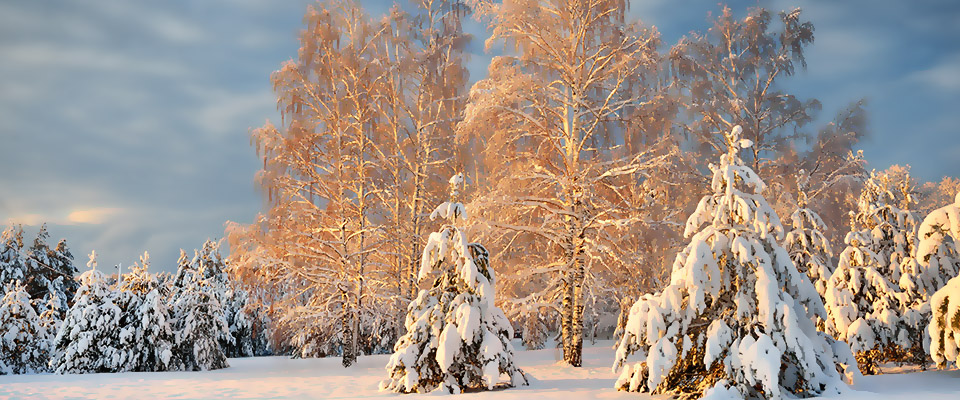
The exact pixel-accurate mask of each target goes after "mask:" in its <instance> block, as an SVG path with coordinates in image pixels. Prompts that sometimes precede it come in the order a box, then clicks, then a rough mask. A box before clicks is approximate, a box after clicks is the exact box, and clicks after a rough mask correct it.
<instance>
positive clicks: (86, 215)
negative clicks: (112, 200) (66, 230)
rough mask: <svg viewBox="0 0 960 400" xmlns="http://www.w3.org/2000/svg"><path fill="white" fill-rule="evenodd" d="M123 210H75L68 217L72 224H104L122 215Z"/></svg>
mask: <svg viewBox="0 0 960 400" xmlns="http://www.w3.org/2000/svg"><path fill="white" fill-rule="evenodd" d="M122 211H123V209H121V208H89V209H80V210H74V211H72V212H71V213H70V214H69V215H67V221H66V222H68V223H70V224H102V223H104V222H105V221H107V219H109V218H110V217H113V216H115V215H117V214H119V213H121V212H122Z"/></svg>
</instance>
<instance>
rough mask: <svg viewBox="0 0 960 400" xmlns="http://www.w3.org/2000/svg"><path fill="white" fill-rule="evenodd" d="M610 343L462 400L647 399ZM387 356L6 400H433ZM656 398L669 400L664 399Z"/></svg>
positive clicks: (265, 362) (899, 378)
mask: <svg viewBox="0 0 960 400" xmlns="http://www.w3.org/2000/svg"><path fill="white" fill-rule="evenodd" d="M611 347H612V342H609V341H601V342H598V343H597V345H596V346H594V347H588V348H587V349H585V350H584V367H583V368H570V367H567V366H564V365H561V364H560V363H558V362H557V360H558V359H559V356H560V355H559V352H558V351H556V350H539V351H521V352H519V354H518V363H519V365H520V367H521V368H523V369H524V371H526V372H527V373H528V374H529V375H531V376H532V377H533V379H532V381H531V384H530V386H524V387H519V388H513V389H507V390H500V391H493V392H480V393H466V394H463V395H460V396H461V397H458V398H463V399H472V400H479V399H498V400H512V399H517V400H520V399H534V398H535V399H564V400H573V399H647V398H651V397H650V396H646V395H642V394H637V393H625V392H617V391H616V390H614V389H613V384H614V381H615V379H616V376H615V375H614V374H613V373H612V372H611V371H610V364H611V363H612V362H613V356H614V354H613V350H612V348H611ZM386 363H387V356H369V357H361V358H360V360H359V363H358V364H357V365H356V366H355V367H354V368H351V369H348V370H347V369H344V368H343V367H341V366H340V359H337V358H327V359H307V360H292V359H289V358H286V357H260V358H237V359H230V368H227V369H223V370H218V371H210V372H135V373H134V372H131V373H119V374H96V375H49V374H46V375H12V376H9V375H8V376H0V399H7V398H10V399H27V398H29V399H76V398H90V399H212V398H239V399H367V398H398V399H417V398H422V397H425V396H435V395H398V394H392V393H380V392H378V391H377V384H378V383H379V382H380V380H381V379H383V378H384V377H385V376H386V372H385V371H384V369H383V367H384V365H386ZM855 389H856V392H851V393H847V394H845V395H844V396H842V398H844V399H850V398H861V399H869V400H877V399H910V400H919V399H952V400H956V399H960V371H957V370H951V371H927V372H910V373H890V374H885V375H880V376H869V377H865V378H864V380H863V381H862V382H860V383H859V384H858V385H856V386H855ZM655 398H665V397H664V396H659V397H655Z"/></svg>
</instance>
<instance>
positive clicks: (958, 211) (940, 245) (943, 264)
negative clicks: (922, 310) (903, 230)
mask: <svg viewBox="0 0 960 400" xmlns="http://www.w3.org/2000/svg"><path fill="white" fill-rule="evenodd" d="M918 239H919V243H918V244H917V253H916V261H917V264H918V265H917V266H918V268H917V271H916V274H915V277H914V279H913V280H912V281H913V282H915V283H916V287H917V291H918V292H922V293H927V294H932V293H934V292H936V291H937V290H939V289H940V288H942V287H943V286H944V285H946V283H947V281H949V280H950V279H951V278H953V277H955V276H957V274H958V273H960V193H957V196H956V199H955V200H954V203H953V204H948V205H946V206H944V207H941V208H938V209H936V210H933V211H932V212H931V213H930V214H929V215H927V217H926V218H924V219H923V223H921V224H920V228H919V230H918Z"/></svg>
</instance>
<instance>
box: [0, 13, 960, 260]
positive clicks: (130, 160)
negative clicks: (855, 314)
mask: <svg viewBox="0 0 960 400" xmlns="http://www.w3.org/2000/svg"><path fill="white" fill-rule="evenodd" d="M311 3H312V1H306V0H283V1H281V0H273V1H268V0H261V1H255V0H241V1H225V0H204V1H180V0H178V1H163V2H156V1H118V0H97V1H91V2H63V1H50V0H5V1H3V2H0V222H2V223H7V224H9V223H18V224H23V225H24V226H25V229H26V231H27V236H28V237H27V241H32V236H33V235H35V232H36V230H37V227H38V226H39V224H40V223H42V222H46V223H47V224H48V230H49V231H50V233H51V236H52V238H51V241H52V242H54V243H55V242H56V240H58V239H59V238H66V239H67V242H68V243H69V244H70V246H71V249H72V250H73V254H74V256H75V258H76V263H77V265H78V267H79V268H80V270H81V271H83V270H84V269H85V267H83V265H85V263H86V260H87V257H86V254H88V253H89V252H90V251H91V250H94V249H96V251H97V254H98V259H99V263H100V265H101V267H103V266H113V265H116V264H121V263H122V264H123V265H130V264H131V263H132V262H134V261H136V260H137V259H138V257H139V255H140V254H142V252H143V251H145V250H146V251H149V252H150V255H151V260H152V264H151V269H153V270H154V271H173V270H174V269H175V267H176V259H177V257H178V255H179V249H181V248H183V249H187V250H188V252H191V253H192V249H194V248H197V247H200V246H201V245H202V243H203V241H204V240H205V239H207V238H214V239H217V238H220V237H222V236H223V231H224V223H225V222H226V221H237V222H241V223H248V222H250V221H252V220H253V217H254V216H255V215H256V213H257V212H258V211H259V210H260V208H261V200H262V198H261V194H260V192H259V191H258V190H257V188H256V186H255V185H254V175H255V174H256V172H257V170H258V168H259V166H260V161H259V159H258V158H257V156H256V153H255V151H254V149H253V147H252V146H251V144H250V129H251V128H255V127H258V126H261V125H263V124H264V122H265V121H266V120H267V119H270V120H275V121H276V120H278V119H279V118H278V113H277V111H276V98H275V97H274V94H273V93H272V90H271V87H270V82H269V76H270V73H271V72H273V71H274V70H276V69H277V68H278V67H279V66H280V64H281V63H282V62H283V61H285V60H288V59H290V58H292V57H295V56H296V52H297V48H298V47H299V44H298V43H297V39H296V35H297V32H298V31H299V30H300V29H301V23H302V16H303V13H304V10H305V9H306V6H307V5H308V4H311ZM361 4H363V5H364V6H365V7H366V8H367V9H368V11H369V12H370V13H371V14H373V15H375V16H379V15H381V14H382V13H383V12H384V11H385V10H386V9H387V8H388V7H389V6H390V5H391V4H392V2H389V1H383V0H375V1H374V0H363V1H361ZM727 4H729V5H730V6H731V8H733V9H734V11H735V12H736V13H737V14H738V15H743V14H745V12H746V9H747V8H748V7H752V6H757V5H760V6H763V7H766V8H768V9H771V10H774V11H780V10H789V9H792V8H795V7H800V8H802V9H803V10H804V13H803V15H804V16H805V18H806V19H808V20H810V21H812V22H813V24H814V26H815V27H816V31H815V37H816V40H815V43H814V44H813V45H812V46H811V47H809V48H808V50H807V64H808V68H807V70H805V71H800V72H799V73H797V74H796V75H795V76H793V77H791V78H790V79H789V80H787V81H785V84H784V85H785V86H784V88H785V89H786V90H788V91H790V92H792V93H794V94H796V95H798V96H800V97H801V98H817V99H819V100H820V101H821V102H822V103H823V110H822V111H821V113H820V118H818V120H817V122H816V123H817V124H818V125H819V124H823V123H826V122H828V121H829V120H830V119H832V117H833V116H834V115H836V113H837V112H838V111H839V110H840V109H841V108H842V107H844V106H846V105H847V104H849V103H850V102H852V101H856V100H858V99H861V98H864V99H866V100H867V104H868V111H869V114H870V126H869V137H868V138H867V139H866V140H865V141H864V142H862V143H861V144H860V146H859V148H861V149H863V150H864V153H865V156H866V158H867V160H868V161H869V163H870V165H869V167H871V168H876V169H885V168H887V167H889V166H890V165H893V164H909V165H911V166H912V171H913V175H914V176H915V177H917V178H919V179H921V180H925V181H933V180H940V179H941V178H942V177H944V176H954V177H960V2H957V1H955V0H918V1H909V2H907V1H865V0H852V1H839V2H838V1H830V0H828V1H823V0H817V1H801V0H793V1H780V0H777V1H759V2H758V1H742V2H738V1H731V2H729V3H727ZM630 10H631V11H630V13H631V15H632V16H633V17H634V18H639V19H640V20H642V21H643V22H644V23H646V24H652V25H655V26H656V27H657V28H658V30H659V31H660V32H661V33H662V36H663V39H664V42H665V43H666V44H673V43H676V41H677V40H678V39H680V38H681V37H682V36H683V35H685V34H686V33H688V32H690V31H703V30H705V29H706V28H708V27H709V25H708V22H707V13H708V12H713V13H715V14H716V13H717V12H718V11H719V6H718V2H717V1H716V0H712V1H710V0H672V1H671V0H654V1H633V2H632V3H631V9H630ZM467 30H468V31H470V32H471V33H472V34H474V36H475V37H476V38H475V40H474V42H473V43H472V44H471V46H470V47H469V51H470V52H471V53H472V55H471V60H470V63H469V65H468V66H469V69H470V73H471V79H473V80H476V79H482V78H483V77H484V76H485V75H486V64H487V62H488V61H489V59H490V57H491V55H490V54H486V53H484V50H483V40H484V39H485V37H486V36H487V35H488V34H487V33H486V30H485V27H484V26H483V25H482V24H481V23H479V22H471V23H469V24H467Z"/></svg>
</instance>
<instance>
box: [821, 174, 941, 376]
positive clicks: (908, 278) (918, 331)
mask: <svg viewBox="0 0 960 400" xmlns="http://www.w3.org/2000/svg"><path fill="white" fill-rule="evenodd" d="M897 175H901V176H900V177H897ZM912 203H915V200H914V199H913V193H912V190H911V185H910V184H909V175H906V174H900V173H898V172H897V171H896V170H894V169H892V170H891V171H888V172H884V173H879V174H878V173H876V172H872V173H871V174H870V178H869V179H867V180H866V182H864V188H863V191H862V193H861V194H860V198H859V200H858V202H857V204H858V207H857V211H856V212H852V213H851V221H850V223H851V228H850V232H849V233H848V234H847V235H846V237H845V238H844V242H845V243H846V245H847V247H846V248H845V249H844V250H843V252H841V253H840V255H839V261H838V265H837V269H836V270H835V271H834V273H833V274H832V275H831V276H830V279H829V281H828V282H827V290H826V292H825V293H824V305H825V306H826V310H827V315H828V317H827V319H826V321H825V326H824V329H825V331H826V332H827V333H829V334H831V335H833V336H834V337H836V338H837V339H840V340H844V341H846V342H847V343H849V344H850V348H851V350H853V352H854V353H855V354H856V357H857V361H858V363H859V364H860V369H861V371H863V373H865V374H876V373H879V372H880V369H879V364H881V363H883V362H888V361H895V362H900V363H902V362H910V363H916V364H920V365H921V366H923V365H924V364H925V363H926V361H925V359H926V356H925V354H926V352H925V351H924V346H925V342H926V340H925V335H924V327H925V326H926V322H925V321H927V320H929V309H928V308H927V306H926V298H925V297H923V296H920V295H919V293H918V292H917V290H916V284H914V283H912V277H913V276H915V274H913V273H912V272H910V271H915V270H916V267H915V265H916V262H915V261H914V260H913V252H914V248H915V244H916V237H915V232H916V226H917V219H918V218H917V217H916V215H915V213H914V212H912V211H910V209H909V208H910V204H912Z"/></svg>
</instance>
